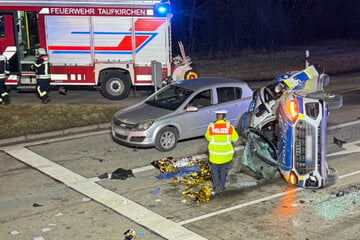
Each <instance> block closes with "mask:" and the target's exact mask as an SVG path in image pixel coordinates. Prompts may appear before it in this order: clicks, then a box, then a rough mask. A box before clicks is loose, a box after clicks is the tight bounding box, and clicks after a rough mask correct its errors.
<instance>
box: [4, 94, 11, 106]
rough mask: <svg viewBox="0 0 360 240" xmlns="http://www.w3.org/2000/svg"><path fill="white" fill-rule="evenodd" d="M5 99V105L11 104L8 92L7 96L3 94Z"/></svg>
mask: <svg viewBox="0 0 360 240" xmlns="http://www.w3.org/2000/svg"><path fill="white" fill-rule="evenodd" d="M3 101H4V104H5V105H8V104H10V97H9V95H8V94H6V95H5V96H3Z"/></svg>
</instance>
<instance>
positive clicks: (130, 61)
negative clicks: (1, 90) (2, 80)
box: [0, 0, 172, 100]
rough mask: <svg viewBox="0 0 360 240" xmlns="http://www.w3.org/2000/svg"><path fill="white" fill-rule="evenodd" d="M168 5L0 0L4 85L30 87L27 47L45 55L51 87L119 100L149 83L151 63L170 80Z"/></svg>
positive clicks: (31, 56) (131, 0)
mask: <svg viewBox="0 0 360 240" xmlns="http://www.w3.org/2000/svg"><path fill="white" fill-rule="evenodd" d="M171 16H172V15H171V13H170V3H169V1H167V0H166V1H160V0H151V1H150V0H123V1H115V0H79V1H76V0H75V1H71V2H70V1H64V0H53V1H52V0H42V1H40V0H36V1H32V0H18V1H4V0H0V54H3V55H5V56H6V57H7V59H8V62H9V70H10V75H9V77H8V79H7V80H6V85H10V86H11V85H12V86H16V87H17V88H19V89H21V88H34V86H35V84H36V79H35V73H34V71H33V70H32V69H31V66H32V64H33V63H34V61H35V52H36V51H35V50H36V49H38V48H43V49H45V50H46V52H47V54H48V56H49V61H50V73H51V85H58V86H65V87H66V86H97V87H100V88H101V93H102V94H103V96H104V97H106V98H108V99H112V100H118V99H124V98H126V97H127V96H128V95H129V92H130V89H131V87H132V86H146V85H149V86H151V85H154V83H153V81H152V71H151V62H153V61H156V62H157V63H160V64H161V75H162V79H165V78H169V77H171V74H172V69H171V59H172V56H171V45H170V44H171V41H170V38H171V30H170V19H171Z"/></svg>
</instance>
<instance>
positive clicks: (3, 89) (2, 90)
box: [0, 79, 6, 97]
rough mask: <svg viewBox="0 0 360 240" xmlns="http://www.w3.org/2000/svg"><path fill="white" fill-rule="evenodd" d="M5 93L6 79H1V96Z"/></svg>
mask: <svg viewBox="0 0 360 240" xmlns="http://www.w3.org/2000/svg"><path fill="white" fill-rule="evenodd" d="M3 93H6V86H5V79H0V97H1V95H2V94H3Z"/></svg>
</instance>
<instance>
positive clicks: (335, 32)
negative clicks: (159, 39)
mask: <svg viewBox="0 0 360 240" xmlns="http://www.w3.org/2000/svg"><path fill="white" fill-rule="evenodd" d="M171 3H172V12H173V15H174V17H173V19H172V35H173V41H174V42H176V41H178V40H181V41H183V43H184V44H185V46H186V49H188V51H190V52H192V53H205V52H206V53H218V52H234V51H235V52H236V51H241V50H242V49H252V50H265V51H274V50H282V49H285V48H286V47H289V46H295V45H306V44H316V42H319V41H323V40H333V39H351V40H358V39H359V37H360V20H359V17H360V14H359V13H360V1H359V0H222V1H220V0H187V1H184V0H172V1H171Z"/></svg>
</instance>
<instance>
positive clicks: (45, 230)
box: [41, 227, 51, 232]
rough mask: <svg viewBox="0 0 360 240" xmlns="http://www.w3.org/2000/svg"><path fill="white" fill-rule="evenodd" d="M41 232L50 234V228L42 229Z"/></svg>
mask: <svg viewBox="0 0 360 240" xmlns="http://www.w3.org/2000/svg"><path fill="white" fill-rule="evenodd" d="M41 231H42V232H50V231H51V228H48V227H44V228H42V229H41Z"/></svg>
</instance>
